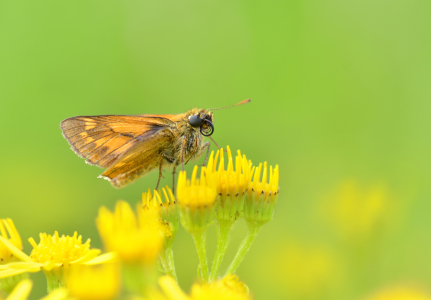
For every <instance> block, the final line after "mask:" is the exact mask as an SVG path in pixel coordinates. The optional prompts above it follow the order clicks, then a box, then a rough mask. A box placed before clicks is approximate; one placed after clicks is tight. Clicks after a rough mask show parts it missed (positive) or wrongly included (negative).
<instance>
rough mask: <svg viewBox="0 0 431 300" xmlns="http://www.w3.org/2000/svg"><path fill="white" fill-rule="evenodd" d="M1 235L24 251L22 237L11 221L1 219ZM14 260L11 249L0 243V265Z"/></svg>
mask: <svg viewBox="0 0 431 300" xmlns="http://www.w3.org/2000/svg"><path fill="white" fill-rule="evenodd" d="M0 235H1V236H2V237H3V238H4V239H6V240H8V241H9V242H10V243H11V244H12V245H14V246H15V247H16V248H18V249H20V250H22V241H21V237H20V235H19V233H18V231H17V230H16V227H15V225H14V223H13V222H12V220H11V219H0ZM12 259H13V254H12V252H10V250H9V248H7V247H6V246H4V245H3V244H2V243H0V263H2V264H4V263H8V262H9V261H11V260H12Z"/></svg>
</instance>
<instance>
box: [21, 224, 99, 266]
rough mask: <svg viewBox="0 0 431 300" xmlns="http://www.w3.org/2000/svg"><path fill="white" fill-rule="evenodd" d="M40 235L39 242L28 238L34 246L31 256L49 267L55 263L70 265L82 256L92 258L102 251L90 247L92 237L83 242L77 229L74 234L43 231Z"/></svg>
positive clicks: (35, 260)
mask: <svg viewBox="0 0 431 300" xmlns="http://www.w3.org/2000/svg"><path fill="white" fill-rule="evenodd" d="M39 236H40V242H39V244H37V243H36V242H35V240H34V239H33V238H29V239H28V241H29V242H30V244H31V245H32V246H33V250H32V251H31V254H30V258H31V259H32V260H33V261H34V262H37V263H41V264H44V265H46V266H47V267H48V268H50V266H55V265H63V266H68V265H70V264H71V263H72V262H74V261H77V260H78V259H82V258H85V259H87V258H89V259H92V258H94V257H96V256H97V255H99V254H100V252H101V251H100V250H99V249H90V239H88V240H87V241H86V242H85V243H82V236H81V235H80V236H78V233H77V232H76V231H75V233H74V234H73V236H68V235H67V236H65V235H62V236H61V237H60V236H59V235H58V232H57V231H56V232H55V233H54V235H52V236H51V235H47V234H46V233H41V234H40V235H39Z"/></svg>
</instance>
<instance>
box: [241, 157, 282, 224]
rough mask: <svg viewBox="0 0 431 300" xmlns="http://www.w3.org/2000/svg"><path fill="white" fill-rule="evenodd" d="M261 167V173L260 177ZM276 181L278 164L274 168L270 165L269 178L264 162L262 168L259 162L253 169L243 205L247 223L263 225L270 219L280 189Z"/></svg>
mask: <svg viewBox="0 0 431 300" xmlns="http://www.w3.org/2000/svg"><path fill="white" fill-rule="evenodd" d="M262 169H263V175H262V179H261V178H260V176H261V174H262ZM278 182H279V169H278V165H276V166H275V168H272V166H270V169H269V178H268V166H267V163H266V162H265V163H264V164H263V168H262V164H259V166H258V167H257V168H256V169H255V170H254V177H253V180H252V181H251V182H250V184H249V186H248V190H247V194H248V197H246V201H245V205H244V217H245V219H246V220H247V222H248V223H255V224H257V225H263V224H265V223H267V222H269V221H270V220H271V219H272V216H273V214H274V207H275V205H276V204H277V201H278V194H279V190H280V187H279V185H278Z"/></svg>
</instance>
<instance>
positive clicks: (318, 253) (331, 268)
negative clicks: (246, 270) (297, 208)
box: [259, 240, 341, 299]
mask: <svg viewBox="0 0 431 300" xmlns="http://www.w3.org/2000/svg"><path fill="white" fill-rule="evenodd" d="M275 248H276V249H277V250H276V251H274V250H270V251H268V252H267V253H264V254H263V255H264V256H266V257H268V259H266V260H265V261H261V262H259V268H261V269H262V271H263V270H265V272H268V273H270V274H272V275H273V276H271V278H268V283H267V284H269V285H271V287H270V288H274V287H275V288H277V287H279V288H280V290H281V291H282V292H288V293H289V294H286V295H285V297H286V298H293V299H316V298H319V296H321V295H322V293H323V292H324V291H327V290H329V289H330V288H331V287H332V286H334V285H335V284H339V282H340V280H341V276H340V274H341V271H340V264H339V263H338V262H337V260H336V257H335V255H334V254H333V253H332V252H331V251H329V250H328V249H326V248H324V247H322V246H306V245H303V244H301V243H298V242H297V241H295V240H290V241H289V242H288V243H287V245H285V246H277V247H275ZM265 279H266V278H263V280H265Z"/></svg>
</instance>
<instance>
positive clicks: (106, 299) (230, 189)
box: [0, 147, 279, 300]
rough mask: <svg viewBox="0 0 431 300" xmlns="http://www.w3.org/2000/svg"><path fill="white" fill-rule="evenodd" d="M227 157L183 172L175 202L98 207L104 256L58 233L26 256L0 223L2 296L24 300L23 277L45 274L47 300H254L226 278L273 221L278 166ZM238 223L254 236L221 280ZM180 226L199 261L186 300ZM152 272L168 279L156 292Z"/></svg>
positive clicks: (43, 237) (168, 195) (151, 194)
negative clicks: (178, 248) (177, 248)
mask: <svg viewBox="0 0 431 300" xmlns="http://www.w3.org/2000/svg"><path fill="white" fill-rule="evenodd" d="M226 152H227V158H226V157H225V154H224V151H223V149H222V150H220V151H217V152H216V153H214V152H213V153H211V156H210V158H209V161H208V165H207V167H202V168H201V169H200V172H199V168H198V167H197V166H195V168H194V169H193V172H192V174H191V178H190V179H189V178H187V173H186V172H184V171H183V172H180V174H179V178H178V184H177V189H176V190H177V194H176V197H175V195H174V194H173V193H172V191H171V189H169V188H168V187H166V188H162V189H161V190H154V191H152V190H150V189H149V190H148V191H147V192H144V193H143V194H142V203H139V204H138V205H137V206H136V208H135V209H133V208H132V207H131V206H130V204H129V203H128V202H126V201H118V202H117V203H116V205H115V208H114V210H110V209H108V208H106V207H101V208H100V209H99V213H98V216H97V218H96V226H97V229H98V231H99V235H100V238H101V240H102V242H103V245H104V249H106V251H107V252H105V253H104V254H101V253H102V251H101V250H99V249H94V248H91V245H90V242H91V241H90V239H88V240H86V241H85V242H84V241H83V238H82V236H81V235H78V233H77V232H75V233H74V234H73V235H72V236H69V235H60V234H59V233H58V232H57V231H55V232H54V234H53V235H49V234H47V233H41V234H40V236H39V237H40V240H39V242H36V241H35V240H34V239H33V238H30V239H29V240H28V241H29V243H30V244H31V246H32V247H33V250H32V251H31V253H30V255H27V254H25V253H24V252H23V251H22V249H23V245H22V241H21V238H20V235H19V234H18V231H17V230H16V228H15V225H14V224H13V222H12V220H10V219H5V220H0V259H1V262H0V296H1V295H2V293H6V294H10V296H9V298H7V299H18V300H19V299H23V300H24V299H26V298H27V297H28V294H29V292H30V290H31V286H32V282H31V281H29V280H28V279H25V276H27V275H26V274H27V273H31V272H39V271H43V272H44V274H45V276H46V279H47V286H48V292H49V295H48V296H46V297H45V298H44V300H112V299H121V297H123V296H125V295H127V296H128V297H130V296H132V297H136V299H146V300H158V299H159V300H164V299H169V300H172V299H179V300H181V299H182V300H212V299H227V300H247V299H251V298H250V295H249V291H248V288H247V286H246V285H245V284H244V283H242V282H241V281H239V279H238V277H236V276H235V275H231V274H233V273H234V271H235V269H236V267H238V265H239V263H240V262H241V261H242V259H243V258H244V255H245V253H246V252H247V250H248V249H249V248H250V245H251V242H252V241H253V239H254V237H255V234H256V233H257V230H258V228H260V226H261V225H262V224H264V223H265V222H268V221H269V220H270V219H271V218H272V215H273V209H274V206H275V204H276V202H277V198H278V190H279V188H278V176H279V175H278V166H276V167H275V168H272V167H270V168H269V169H268V167H267V164H266V163H265V164H264V165H263V167H262V164H260V165H259V166H258V167H257V168H256V167H253V164H252V163H251V161H250V160H248V159H247V157H246V156H245V155H242V154H241V152H240V151H238V152H237V155H236V157H235V158H234V157H233V156H232V153H231V150H230V149H229V147H228V148H227V151H226ZM225 158H226V161H225ZM225 162H227V167H226V166H225ZM262 172H263V176H262V179H261V178H260V175H261V173H262ZM198 174H199V175H200V176H199V177H198ZM253 176H254V177H253ZM268 177H269V179H268ZM243 217H244V218H245V219H246V220H247V224H248V225H249V228H252V229H250V231H251V232H253V234H252V235H250V234H249V235H248V236H247V237H246V245H245V246H244V245H242V246H241V248H240V250H239V251H238V253H239V254H237V256H236V257H235V260H234V267H231V268H230V269H229V270H228V274H227V275H226V276H224V277H223V278H221V279H218V278H217V277H218V270H219V267H220V263H221V260H222V258H223V256H224V254H225V251H226V248H227V241H228V237H229V233H230V231H231V229H232V228H233V224H234V222H236V221H237V220H239V219H241V218H243ZM214 220H215V221H216V222H217V225H218V238H219V246H218V248H217V253H216V259H215V261H214V264H213V269H212V270H211V276H210V272H209V268H208V262H207V258H206V231H207V229H208V228H209V226H211V225H212V224H213V223H214ZM180 223H181V224H182V225H183V227H184V228H185V229H186V231H188V232H189V233H190V234H191V235H192V237H193V239H194V241H195V245H196V249H197V254H198V258H199V267H198V279H199V283H195V284H194V285H193V286H192V289H191V292H190V294H189V295H188V294H186V293H184V292H183V291H182V289H181V288H180V287H179V286H178V283H177V279H176V272H175V265H174V257H173V248H172V245H173V242H174V239H175V236H176V233H177V231H178V229H179V224H180ZM256 228H257V229H256ZM250 236H252V237H251V238H250ZM243 244H244V243H243ZM157 265H158V266H159V270H160V271H161V272H163V273H165V274H166V275H164V276H162V277H160V278H159V280H158V282H159V284H158V288H157V277H158V276H157V274H158V273H157V268H156V266H157ZM229 273H231V274H229ZM123 291H124V292H123ZM10 297H12V298H10ZM128 299H129V298H128Z"/></svg>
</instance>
